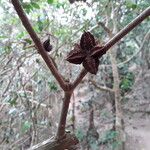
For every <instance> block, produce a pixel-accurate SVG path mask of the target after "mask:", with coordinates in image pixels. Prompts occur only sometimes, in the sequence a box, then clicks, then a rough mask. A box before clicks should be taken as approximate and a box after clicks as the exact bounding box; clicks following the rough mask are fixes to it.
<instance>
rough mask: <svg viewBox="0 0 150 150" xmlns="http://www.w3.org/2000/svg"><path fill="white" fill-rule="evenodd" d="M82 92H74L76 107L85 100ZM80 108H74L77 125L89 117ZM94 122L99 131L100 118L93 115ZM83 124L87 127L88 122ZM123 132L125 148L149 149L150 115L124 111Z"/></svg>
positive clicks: (133, 149)
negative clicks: (124, 133) (124, 134)
mask: <svg viewBox="0 0 150 150" xmlns="http://www.w3.org/2000/svg"><path fill="white" fill-rule="evenodd" d="M84 92H85V91H84ZM84 92H83V93H82V94H83V95H82V94H81V95H80V96H79V95H78V94H77V93H78V92H75V101H76V106H77V107H80V106H81V101H82V102H86V99H87V96H86V94H84ZM80 110H81V109H76V117H77V120H76V121H77V122H76V123H77V124H78V125H79V124H80V125H81V124H82V123H83V120H84V121H85V122H88V118H89V117H88V114H89V113H87V112H86V113H85V112H81V111H80ZM95 115H96V114H95ZM94 122H95V125H96V127H97V130H99V131H100V128H102V127H101V125H100V124H101V120H100V119H96V116H95V119H94ZM84 125H85V124H84ZM85 126H87V127H88V123H86V125H85ZM87 127H85V128H87ZM98 128H99V129H98ZM108 128H109V127H108ZM99 131H98V132H99ZM125 132H126V144H125V149H126V150H150V115H149V116H148V115H146V114H145V115H144V116H141V114H140V115H136V114H132V115H130V114H128V113H126V114H125ZM102 149H103V148H102ZM100 150H101V148H100Z"/></svg>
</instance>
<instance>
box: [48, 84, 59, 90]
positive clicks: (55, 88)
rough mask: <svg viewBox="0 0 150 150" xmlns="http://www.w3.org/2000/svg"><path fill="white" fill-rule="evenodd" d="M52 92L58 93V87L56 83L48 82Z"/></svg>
mask: <svg viewBox="0 0 150 150" xmlns="http://www.w3.org/2000/svg"><path fill="white" fill-rule="evenodd" d="M48 85H49V88H50V90H51V91H57V89H58V87H57V85H56V83H55V82H48Z"/></svg>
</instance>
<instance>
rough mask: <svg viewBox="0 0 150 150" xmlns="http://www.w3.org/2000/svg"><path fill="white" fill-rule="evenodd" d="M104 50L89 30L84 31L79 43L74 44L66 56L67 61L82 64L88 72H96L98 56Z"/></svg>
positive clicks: (103, 52) (102, 53) (100, 55)
mask: <svg viewBox="0 0 150 150" xmlns="http://www.w3.org/2000/svg"><path fill="white" fill-rule="evenodd" d="M105 53H106V51H105V50H104V49H103V46H101V45H99V44H97V42H96V40H95V38H94V36H93V35H92V34H91V33H90V32H86V31H85V32H84V33H83V34H82V36H81V39H80V44H75V46H74V49H73V50H72V51H70V53H69V54H68V56H67V59H66V60H67V61H69V62H70V63H73V64H81V63H82V64H83V67H84V68H85V69H86V70H87V71H88V72H90V73H92V74H96V73H97V71H98V66H99V58H100V57H102V55H104V54H105Z"/></svg>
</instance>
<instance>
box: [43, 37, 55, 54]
mask: <svg viewBox="0 0 150 150" xmlns="http://www.w3.org/2000/svg"><path fill="white" fill-rule="evenodd" d="M43 47H44V49H45V51H47V52H50V51H51V50H52V48H53V46H52V45H51V44H50V38H48V39H47V40H45V42H43Z"/></svg>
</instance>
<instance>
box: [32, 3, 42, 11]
mask: <svg viewBox="0 0 150 150" xmlns="http://www.w3.org/2000/svg"><path fill="white" fill-rule="evenodd" d="M31 5H32V7H34V8H36V9H40V6H39V5H38V4H37V3H35V2H32V3H31Z"/></svg>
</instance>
